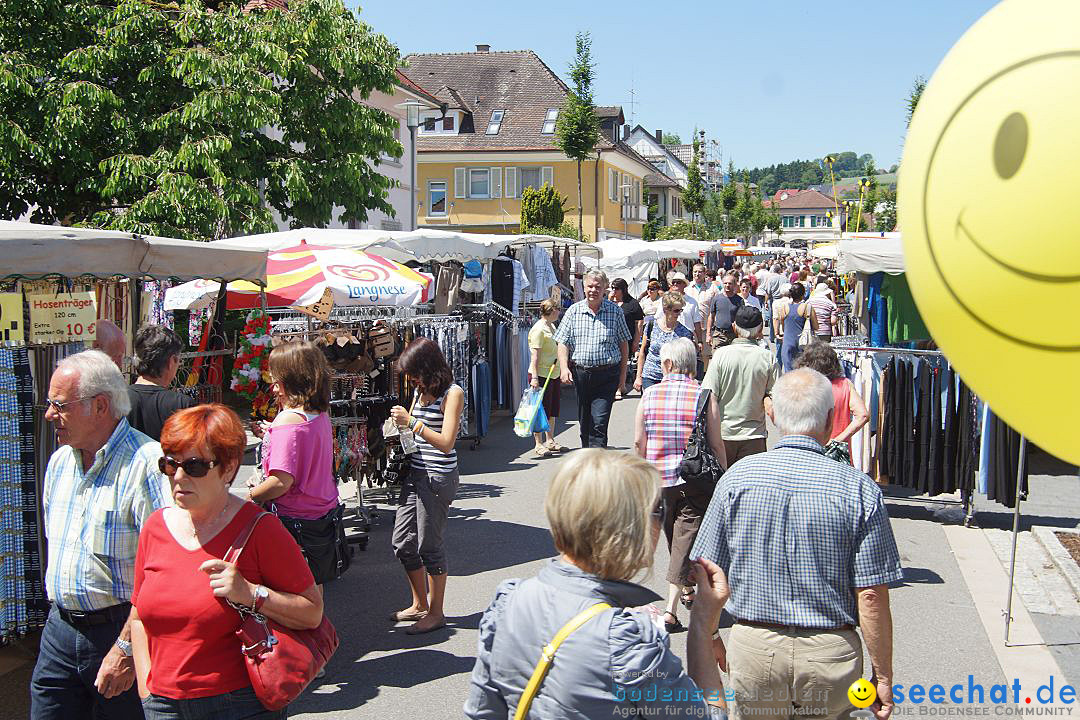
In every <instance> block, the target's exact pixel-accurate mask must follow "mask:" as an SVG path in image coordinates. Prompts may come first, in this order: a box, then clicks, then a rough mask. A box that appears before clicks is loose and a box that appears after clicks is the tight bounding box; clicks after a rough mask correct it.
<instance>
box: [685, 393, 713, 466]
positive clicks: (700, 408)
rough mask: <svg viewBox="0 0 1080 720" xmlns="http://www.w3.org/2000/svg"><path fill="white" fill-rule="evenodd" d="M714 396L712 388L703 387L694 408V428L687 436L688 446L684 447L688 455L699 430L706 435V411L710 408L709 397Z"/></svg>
mask: <svg viewBox="0 0 1080 720" xmlns="http://www.w3.org/2000/svg"><path fill="white" fill-rule="evenodd" d="M711 396H712V390H710V389H709V388H701V392H699V393H698V397H697V407H696V408H695V410H694V429H693V430H691V431H690V436H689V437H687V438H686V447H684V448H683V455H686V451H687V450H689V449H690V443H692V442H693V441H694V436H695V435H697V434H698V432H701V433H702V436H704V428H703V426H704V425H705V424H706V423H707V422H708V418H707V417H706V415H705V411H706V410H707V409H708V405H709V398H710V397H711Z"/></svg>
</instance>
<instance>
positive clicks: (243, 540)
mask: <svg viewBox="0 0 1080 720" xmlns="http://www.w3.org/2000/svg"><path fill="white" fill-rule="evenodd" d="M269 514H270V513H268V512H266V511H265V510H261V511H259V513H258V514H256V515H255V517H253V518H252V519H251V522H249V523H248V524H247V525H245V526H244V528H243V529H242V530H241V531H240V532H238V533H237V534H236V539H235V540H233V543H232V545H230V546H229V549H228V550H226V551H225V557H223V558H222V560H224V561H225V562H227V563H234V564H235V563H236V561H237V560H239V559H240V553H242V552H243V551H244V546H245V545H247V541H248V540H249V539H251V533H253V532H255V526H256V525H257V524H258V523H259V520H261V519H262V518H263V517H264V516H266V515H269Z"/></svg>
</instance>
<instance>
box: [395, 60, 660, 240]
mask: <svg viewBox="0 0 1080 720" xmlns="http://www.w3.org/2000/svg"><path fill="white" fill-rule="evenodd" d="M405 60H406V62H407V64H408V65H407V68H406V71H407V72H408V73H409V76H410V77H411V78H413V79H414V80H416V81H418V82H419V83H421V84H422V85H423V86H424V87H425V88H427V89H428V90H429V91H430V92H432V94H433V95H434V96H435V98H436V99H438V100H439V101H440V102H441V103H444V104H445V107H446V111H445V114H444V113H443V112H442V111H440V110H432V111H429V112H426V113H421V125H420V128H419V131H418V133H417V152H418V155H419V157H418V161H417V173H418V185H419V188H418V191H419V204H420V209H419V220H418V222H419V224H420V225H421V226H427V227H439V228H453V229H458V230H467V231H471V232H484V233H516V232H518V231H519V229H520V219H521V193H522V191H523V190H524V189H525V188H527V187H541V186H542V185H544V184H548V185H551V186H552V187H554V188H555V189H556V190H558V192H559V193H560V194H561V195H563V196H564V197H565V198H566V220H567V221H568V222H573V223H574V225H576V224H577V202H578V194H577V164H576V163H575V162H574V161H572V160H570V159H569V158H567V157H566V155H565V154H564V153H563V152H562V151H561V150H560V149H559V148H558V146H556V144H555V125H556V122H557V120H558V117H559V111H560V110H561V109H562V107H563V104H564V103H565V101H566V97H567V94H568V92H569V89H568V88H567V86H566V85H565V83H563V81H562V80H561V79H560V78H559V76H558V75H557V74H556V73H555V72H554V71H552V70H551V68H550V67H548V65H547V64H545V63H544V61H543V60H541V59H540V58H539V57H538V56H537V55H536V53H534V52H533V51H531V50H515V51H508V52H492V51H491V49H490V47H489V46H487V45H478V46H477V49H476V52H467V53H432V54H419V55H410V56H408V57H407V58H405ZM596 114H597V116H598V117H599V119H600V140H599V142H598V143H597V147H596V150H597V152H596V157H595V159H593V160H589V161H586V162H584V163H582V167H581V183H582V188H581V189H582V205H583V215H584V231H585V234H586V235H588V236H590V237H591V238H592V239H593V240H604V239H606V238H609V237H631V238H640V237H641V231H642V228H643V227H644V223H645V220H646V214H647V211H646V206H645V205H644V203H643V202H642V187H643V182H644V178H645V176H646V175H648V174H649V173H652V172H655V169H654V168H653V166H652V165H651V164H649V162H648V161H646V160H645V158H643V157H641V156H640V155H639V154H638V153H636V152H634V150H633V149H631V148H630V146H629V145H627V144H626V143H625V142H623V139H622V138H620V125H621V123H622V122H623V112H622V108H621V107H618V106H601V107H597V108H596Z"/></svg>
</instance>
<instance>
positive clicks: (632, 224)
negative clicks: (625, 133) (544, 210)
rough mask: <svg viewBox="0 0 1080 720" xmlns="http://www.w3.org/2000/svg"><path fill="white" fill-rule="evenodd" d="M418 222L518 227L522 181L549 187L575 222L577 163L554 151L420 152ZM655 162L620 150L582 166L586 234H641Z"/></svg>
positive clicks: (501, 229)
mask: <svg viewBox="0 0 1080 720" xmlns="http://www.w3.org/2000/svg"><path fill="white" fill-rule="evenodd" d="M416 172H417V200H418V202H417V204H418V221H417V222H418V224H419V225H421V226H427V227H446V228H448V229H454V230H460V231H465V232H485V233H517V232H519V229H520V221H521V194H522V192H523V190H524V189H525V188H526V187H529V186H534V187H540V186H543V185H545V184H548V185H552V186H553V187H554V188H555V189H556V190H557V191H558V192H559V193H560V194H561V195H562V196H563V197H564V198H565V202H564V205H563V207H564V208H565V210H566V217H565V220H566V222H569V223H572V224H574V225H576V224H577V214H578V210H577V206H578V195H577V165H576V163H574V162H573V161H571V160H568V159H567V158H566V156H565V155H563V154H562V153H559V152H543V151H517V152H508V153H500V152H488V153H477V152H469V153H440V152H424V153H421V154H420V156H419V157H418V158H417V168H416ZM649 172H652V167H651V166H647V165H644V164H643V163H641V162H639V161H637V160H636V159H634V158H632V157H629V156H627V155H625V154H623V153H621V152H619V151H617V150H609V151H602V152H600V153H599V155H598V156H597V158H596V159H594V160H588V161H586V162H584V163H582V165H581V200H582V207H583V208H584V213H583V229H584V233H585V234H586V235H587V236H588V237H589V239H590V240H603V239H607V238H610V237H633V238H640V237H641V232H642V227H643V225H644V220H645V212H646V211H645V209H644V206H643V203H642V200H641V197H642V194H641V193H642V191H641V188H642V183H643V181H644V178H645V175H647V174H648V173H649Z"/></svg>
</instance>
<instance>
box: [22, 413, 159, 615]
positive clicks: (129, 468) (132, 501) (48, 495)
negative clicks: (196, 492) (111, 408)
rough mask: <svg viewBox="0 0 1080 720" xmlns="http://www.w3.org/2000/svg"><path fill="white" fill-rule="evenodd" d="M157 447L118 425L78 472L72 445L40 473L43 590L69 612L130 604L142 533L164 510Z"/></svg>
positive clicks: (123, 422) (79, 458)
mask: <svg viewBox="0 0 1080 720" xmlns="http://www.w3.org/2000/svg"><path fill="white" fill-rule="evenodd" d="M160 457H161V445H159V444H158V443H157V441H155V440H152V439H151V438H149V437H147V436H146V435H143V434H142V433H141V432H139V431H138V430H135V429H133V428H132V427H131V426H130V425H128V421H127V419H126V418H124V419H121V420H120V422H119V423H118V424H117V426H116V429H115V430H113V433H112V435H111V436H110V437H109V439H108V441H107V442H106V443H105V446H104V447H102V448H101V449H100V450H98V451H97V454H95V455H94V462H93V464H92V465H91V467H90V469H89V470H85V471H84V470H83V466H82V454H81V453H80V452H79V451H78V450H75V449H74V448H72V447H71V446H70V445H64V446H62V447H60V448H59V449H58V450H57V451H56V452H54V453H53V454H52V457H51V458H49V465H48V467H47V468H46V470H45V487H44V493H43V497H44V507H45V535H46V537H47V538H48V540H49V566H48V570H47V571H46V574H45V589H46V590H47V592H48V594H49V599H50V600H52V601H53V602H55V603H58V604H59V605H60V607H62V608H64V609H66V610H76V611H83V612H86V611H90V610H100V609H101V608H106V607H110V606H112V605H119V604H120V603H124V602H128V600H130V599H131V591H132V589H133V586H134V582H135V551H136V549H137V548H138V545H139V532H140V531H141V530H142V527H143V523H144V522H146V519H147V518H148V517H150V515H151V513H153V512H154V511H155V510H157V509H158V508H160V507H163V506H164V505H166V504H168V500H169V498H170V497H171V492H170V490H169V482H168V479H167V478H166V477H165V476H164V475H162V474H161V473H160V472H158V468H157V461H158V458H160Z"/></svg>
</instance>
